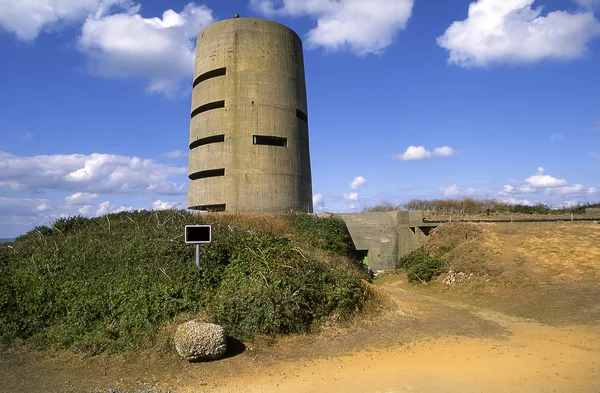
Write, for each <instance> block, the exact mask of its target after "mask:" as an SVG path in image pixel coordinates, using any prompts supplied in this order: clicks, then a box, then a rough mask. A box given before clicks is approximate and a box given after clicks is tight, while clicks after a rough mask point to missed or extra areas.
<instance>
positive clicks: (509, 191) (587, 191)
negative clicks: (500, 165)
mask: <svg viewBox="0 0 600 393" xmlns="http://www.w3.org/2000/svg"><path fill="white" fill-rule="evenodd" d="M541 192H543V193H544V194H545V195H550V196H552V195H554V196H585V195H592V194H595V193H596V188H594V187H588V186H585V185H583V184H572V185H569V184H568V182H567V180H565V179H557V178H555V177H553V176H550V175H546V174H545V173H544V168H543V167H538V168H537V172H536V174H535V175H533V176H530V177H528V178H527V179H525V180H524V182H523V184H521V185H518V186H517V187H514V186H512V185H508V184H507V185H505V186H503V187H502V189H501V190H500V191H498V195H504V196H512V195H523V194H535V193H541Z"/></svg>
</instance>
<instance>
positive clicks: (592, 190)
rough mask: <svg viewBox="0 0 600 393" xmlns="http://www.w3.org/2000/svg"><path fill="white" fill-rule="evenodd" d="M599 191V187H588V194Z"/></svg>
mask: <svg viewBox="0 0 600 393" xmlns="http://www.w3.org/2000/svg"><path fill="white" fill-rule="evenodd" d="M597 192H598V189H597V188H595V187H589V188H588V189H587V193H588V194H595V193H597Z"/></svg>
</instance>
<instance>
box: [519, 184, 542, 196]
mask: <svg viewBox="0 0 600 393" xmlns="http://www.w3.org/2000/svg"><path fill="white" fill-rule="evenodd" d="M536 191H538V189H537V188H535V187H533V186H530V185H529V184H525V185H522V186H520V187H519V192H520V193H524V194H527V193H531V192H536Z"/></svg>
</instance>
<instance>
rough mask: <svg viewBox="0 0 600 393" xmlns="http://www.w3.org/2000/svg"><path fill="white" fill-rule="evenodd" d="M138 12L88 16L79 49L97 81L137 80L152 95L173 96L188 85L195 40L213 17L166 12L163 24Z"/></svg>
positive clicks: (192, 10)
mask: <svg viewBox="0 0 600 393" xmlns="http://www.w3.org/2000/svg"><path fill="white" fill-rule="evenodd" d="M139 10H140V6H139V5H135V6H131V7H129V8H128V9H127V11H126V12H122V13H117V14H111V15H106V14H104V13H102V12H98V13H96V14H94V15H90V16H88V18H87V19H86V21H85V23H84V25H83V28H82V33H81V36H80V37H79V40H78V47H79V49H80V50H81V51H82V52H83V53H85V54H86V55H87V56H88V58H89V68H90V70H91V71H92V72H93V73H95V74H97V75H100V76H103V77H108V78H119V77H139V78H143V79H144V80H146V81H147V82H148V84H147V89H148V90H149V91H150V92H161V93H165V94H167V95H174V94H177V93H178V92H180V91H182V85H183V82H184V81H185V82H189V81H190V80H191V79H190V78H191V77H192V74H193V68H194V43H193V39H194V38H195V36H196V35H197V34H198V33H199V32H200V30H202V28H203V27H205V26H206V25H208V24H210V23H212V22H213V21H214V18H213V15H212V11H211V10H210V9H209V8H207V7H206V6H203V5H200V6H198V5H196V4H194V3H189V4H188V5H186V6H185V7H184V8H183V10H182V11H181V12H179V13H178V12H175V11H173V10H170V9H169V10H167V11H165V12H164V13H163V15H162V18H144V17H142V16H141V15H140V14H139Z"/></svg>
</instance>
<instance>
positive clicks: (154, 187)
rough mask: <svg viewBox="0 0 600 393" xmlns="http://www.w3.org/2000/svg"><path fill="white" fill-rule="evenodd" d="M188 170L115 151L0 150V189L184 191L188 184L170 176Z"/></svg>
mask: <svg viewBox="0 0 600 393" xmlns="http://www.w3.org/2000/svg"><path fill="white" fill-rule="evenodd" d="M185 173H187V169H186V168H184V167H176V166H171V165H164V164H160V163H157V162H155V161H153V160H150V159H140V158H138V157H127V156H120V155H114V154H98V153H93V154H90V155H83V154H71V155H42V156H17V155H14V154H11V153H6V152H1V151H0V189H1V188H2V187H4V188H10V189H12V190H19V191H30V192H42V191H46V190H58V191H71V192H80V193H91V194H94V193H119V194H139V193H140V192H142V191H148V192H153V193H156V194H176V193H180V194H181V193H184V192H185V191H184V190H185V184H181V185H177V184H176V183H173V182H172V181H170V180H169V178H170V177H175V176H181V175H184V174H185Z"/></svg>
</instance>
